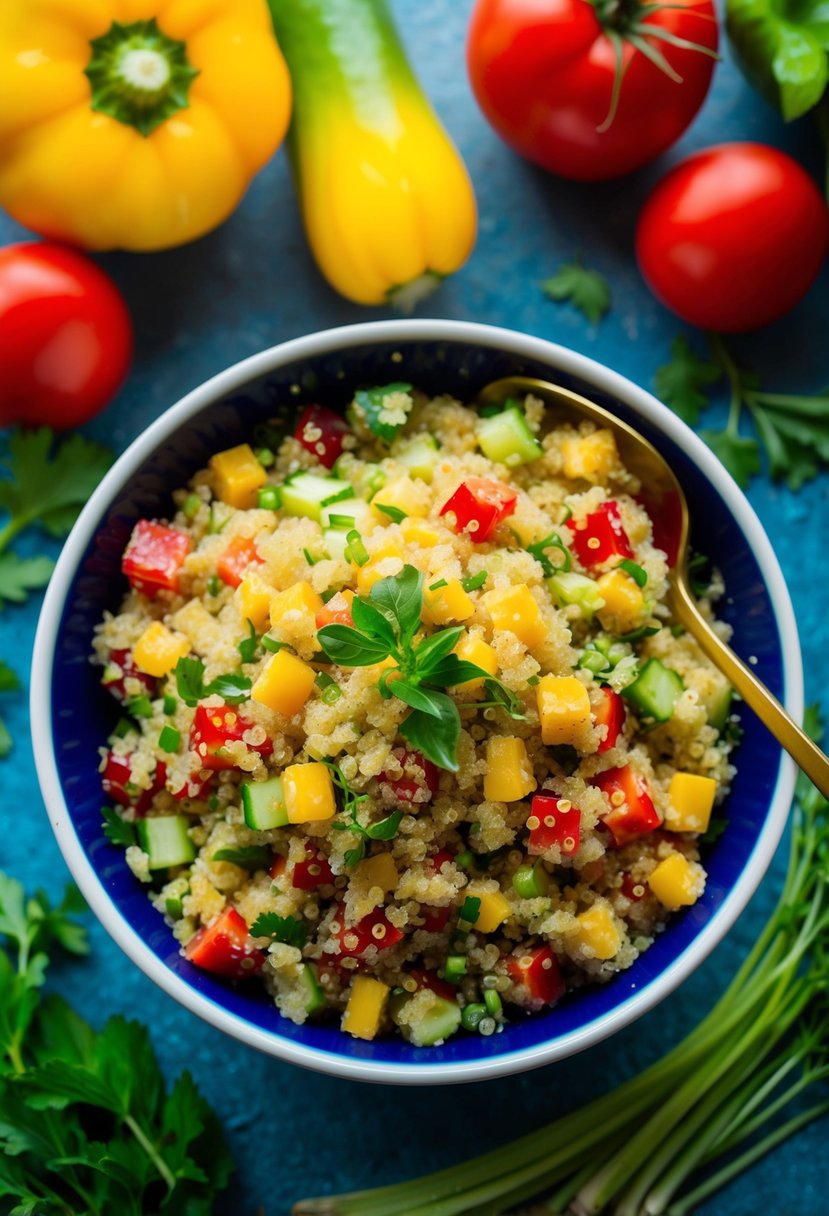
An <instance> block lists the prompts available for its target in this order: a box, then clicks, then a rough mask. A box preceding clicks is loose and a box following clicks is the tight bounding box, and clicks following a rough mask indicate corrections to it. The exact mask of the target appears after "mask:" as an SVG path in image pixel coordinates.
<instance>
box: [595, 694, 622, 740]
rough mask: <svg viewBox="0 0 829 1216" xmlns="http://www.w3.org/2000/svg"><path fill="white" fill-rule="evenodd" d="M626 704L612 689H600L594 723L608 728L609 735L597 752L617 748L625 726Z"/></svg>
mask: <svg viewBox="0 0 829 1216" xmlns="http://www.w3.org/2000/svg"><path fill="white" fill-rule="evenodd" d="M625 716H626V710H625V703H624V701H623V700H622V698H621V697H620V695H619V693H618V692H614V691H613V689H612V688H600V689H599V694H598V697H597V700H596V704H595V705H594V707H593V721H594V722H595V724H596V726H606V727H607V734H606V735H605V737H604V738H603V739H602V741H601V743H600V744H599V746H598V747H597V748H596V751H597V752H609V751H610V749H611V747H615V746H616V743H617V740H618V738H619V735H620V734H621V733H622V728H623V727H624V725H625Z"/></svg>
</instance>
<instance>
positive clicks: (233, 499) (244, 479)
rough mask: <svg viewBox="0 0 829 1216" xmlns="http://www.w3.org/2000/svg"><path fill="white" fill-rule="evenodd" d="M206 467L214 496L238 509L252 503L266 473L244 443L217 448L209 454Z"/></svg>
mask: <svg viewBox="0 0 829 1216" xmlns="http://www.w3.org/2000/svg"><path fill="white" fill-rule="evenodd" d="M210 468H211V469H212V470H213V476H214V479H215V485H216V496H217V497H218V498H220V499H221V501H222V502H226V503H227V504H228V506H231V507H236V508H238V509H239V510H240V511H246V510H249V509H250V508H251V507H255V506H256V491H257V490H258V489H259V488H260V487H261V486H263V485H264V484H265V482H266V481H267V480H268V475H267V473H266V472H265V470H264V469H263V467H262V465H261V464H260V463H259V461H258V460H257V459H256V457H255V456H254V454H253V449H252V448H251V446H250V444H248V443H240V444H239V445H238V447H235V448H228V449H227V450H226V451H224V452H217V453H216V455H215V456H212V457H211V458H210Z"/></svg>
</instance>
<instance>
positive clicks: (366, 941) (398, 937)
mask: <svg viewBox="0 0 829 1216" xmlns="http://www.w3.org/2000/svg"><path fill="white" fill-rule="evenodd" d="M337 924H338V925H339V928H338V929H337V930H336V931H335V933H334V936H335V937H336V939H337V942H338V945H339V950H338V951H337V955H338V956H339V957H342V956H345V957H347V958H359V957H360V955H362V954H364V953H365V951H366V950H367V949H368V947H369V946H376V947H377V949H378V950H388V949H389V947H390V946H396V945H397V943H398V942H399V941H402V940H403V933H402V932H401V930H400V929H397V928H395V926H394V925H393V924H391V922H390V921H388V920H387V919H386V913H385V912H384V910H383V909H382V908H375V909H374V911H373V912H369V914H368V915H367V916H364V917H363V919H362V920H358V921H357V924H356V925H352V926H349V927H346V924H345V911H344V909H343V908H340V909H339V912H338V916H337Z"/></svg>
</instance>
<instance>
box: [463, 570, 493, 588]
mask: <svg viewBox="0 0 829 1216" xmlns="http://www.w3.org/2000/svg"><path fill="white" fill-rule="evenodd" d="M488 578H489V571H488V570H479V571H478V573H477V574H472V575H470V577H469V578H465V579H463V581H462V582H461V586H462V587H463V589H464V591H477V590H478V588H479V587H483V585H484V583H485V582H486V580H487V579H488Z"/></svg>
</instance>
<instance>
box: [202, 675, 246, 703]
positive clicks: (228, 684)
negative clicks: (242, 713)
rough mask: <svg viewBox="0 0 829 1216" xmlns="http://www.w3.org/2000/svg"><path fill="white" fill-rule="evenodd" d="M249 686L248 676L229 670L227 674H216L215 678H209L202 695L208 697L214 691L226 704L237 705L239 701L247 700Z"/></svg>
mask: <svg viewBox="0 0 829 1216" xmlns="http://www.w3.org/2000/svg"><path fill="white" fill-rule="evenodd" d="M251 687H252V685H251V680H250V677H249V676H243V675H238V674H234V673H233V672H229V673H228V674H227V675H224V676H216V679H215V680H211V681H210V683H209V684H208V685H207V687H206V688H205V690H204V696H206V697H209V696H212V695H213V693H216V694H217V695H218V696H220V697H221V698H222V700H224V701H227V702H228V704H230V705H238V704H239V702H240V701H247V699H248V693H249V692H250V690H251Z"/></svg>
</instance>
